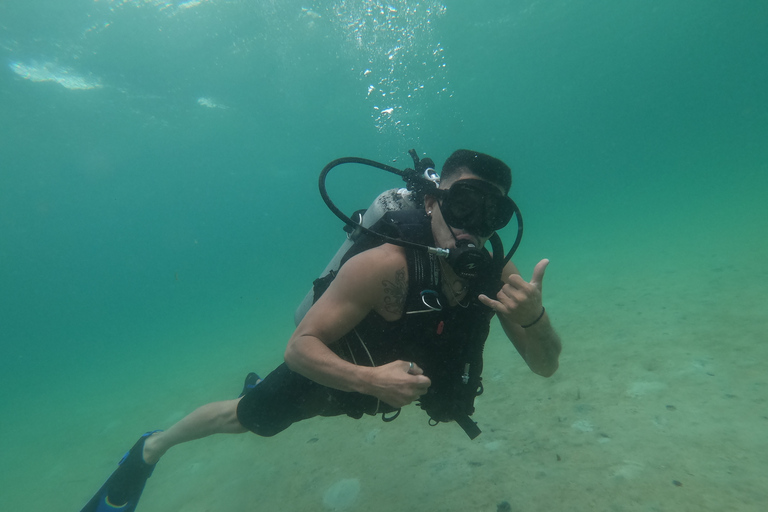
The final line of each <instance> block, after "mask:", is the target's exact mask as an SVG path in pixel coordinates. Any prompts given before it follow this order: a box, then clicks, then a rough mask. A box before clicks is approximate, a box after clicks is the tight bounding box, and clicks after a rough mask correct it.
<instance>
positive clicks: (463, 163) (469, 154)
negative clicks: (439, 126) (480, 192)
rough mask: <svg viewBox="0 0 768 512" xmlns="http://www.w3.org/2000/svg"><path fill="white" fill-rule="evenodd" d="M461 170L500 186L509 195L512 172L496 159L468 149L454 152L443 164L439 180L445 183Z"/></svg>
mask: <svg viewBox="0 0 768 512" xmlns="http://www.w3.org/2000/svg"><path fill="white" fill-rule="evenodd" d="M462 168H466V169H468V170H469V171H470V172H471V173H472V174H474V175H476V176H478V177H480V178H483V179H484V180H486V181H490V182H491V183H493V184H494V185H498V186H500V187H501V188H503V189H504V192H505V193H507V194H508V193H509V189H510V187H511V186H512V170H511V169H510V168H509V166H508V165H507V164H505V163H504V162H502V161H501V160H499V159H498V158H494V157H492V156H490V155H486V154H485V153H478V152H477V151H470V150H468V149H459V150H456V151H454V152H453V154H451V156H449V157H448V160H446V161H445V163H444V164H443V172H442V173H441V174H440V178H441V179H443V180H446V181H447V180H449V179H451V177H453V176H456V175H458V174H460V173H461V169H462Z"/></svg>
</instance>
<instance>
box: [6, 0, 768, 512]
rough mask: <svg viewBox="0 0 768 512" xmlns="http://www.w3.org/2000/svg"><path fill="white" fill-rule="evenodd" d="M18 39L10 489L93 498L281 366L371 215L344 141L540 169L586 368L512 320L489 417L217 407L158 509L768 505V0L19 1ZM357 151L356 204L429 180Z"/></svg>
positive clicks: (549, 235)
mask: <svg viewBox="0 0 768 512" xmlns="http://www.w3.org/2000/svg"><path fill="white" fill-rule="evenodd" d="M0 61H1V62H2V64H3V65H2V66H0V411H1V412H0V417H1V418H2V419H0V453H2V458H3V461H4V462H3V464H2V465H0V509H2V510H79V509H80V507H82V505H83V504H84V503H85V502H86V501H87V500H88V499H89V498H90V496H91V495H92V494H93V492H95V490H96V489H97V488H98V486H99V485H101V483H102V482H103V480H104V479H105V478H106V477H107V476H108V475H109V474H110V473H111V472H112V470H113V469H114V467H115V463H116V462H117V460H119V458H120V456H121V455H122V453H124V451H125V450H126V449H128V448H129V447H130V446H131V445H132V444H133V442H134V441H135V439H136V438H137V437H138V436H139V435H140V434H141V433H142V432H144V431H146V430H151V429H157V428H167V427H168V426H170V425H171V424H172V423H173V422H175V421H177V420H178V419H180V418H181V417H183V416H184V415H185V414H186V413H188V412H190V411H192V410H193V409H194V408H195V407H197V406H199V405H202V404H204V403H207V402H209V401H213V400H221V399H227V398H234V397H235V396H237V394H238V393H239V391H240V387H241V385H242V379H243V377H244V376H245V375H246V374H247V373H248V372H249V371H258V372H260V373H261V374H262V375H263V374H266V373H268V372H269V371H270V370H271V369H273V368H274V367H275V366H276V365H278V364H279V363H280V362H281V361H282V353H283V350H284V347H285V344H286V342H287V340H288V338H289V336H290V334H291V332H292V329H293V312H294V310H295V309H296V307H297V306H298V304H299V302H300V301H301V300H302V298H303V297H304V294H305V293H306V292H307V290H308V289H309V287H310V286H311V283H312V280H313V279H314V278H315V277H317V275H318V274H319V273H320V271H321V270H322V269H323V268H324V267H325V264H326V262H327V261H328V260H329V259H330V257H331V256H332V255H333V254H334V252H335V251H336V249H337V247H338V246H339V245H340V244H341V242H342V241H343V239H344V233H343V231H342V230H341V227H342V226H341V222H340V221H339V220H338V219H336V218H335V217H334V216H333V215H332V214H331V213H330V212H329V211H328V209H327V208H326V207H325V205H324V204H323V202H322V200H321V199H320V196H319V194H318V191H317V177H318V175H319V172H320V170H321V169H322V168H323V166H324V165H325V164H326V163H328V162H329V161H331V160H333V159H334V158H338V157H341V156H359V157H364V158H370V159H373V160H377V161H380V162H384V163H388V164H390V165H393V166H395V167H398V168H405V167H408V166H411V165H412V162H411V160H410V158H409V157H408V155H407V153H406V152H407V150H408V149H411V148H415V149H416V150H417V151H418V152H419V154H420V155H421V156H429V157H431V158H433V159H434V160H435V162H436V163H437V164H438V166H440V165H442V162H443V161H444V160H445V158H447V156H448V155H449V154H450V153H451V152H452V151H453V150H455V149H458V148H468V149H474V150H477V151H482V152H486V153H489V154H492V155H494V156H496V157H498V158H501V159H502V160H504V161H505V162H506V163H508V164H509V165H510V166H511V167H512V170H513V188H512V192H511V195H512V197H513V198H514V199H515V201H516V202H517V204H518V205H519V206H520V209H521V211H522V214H523V217H524V219H525V235H524V238H523V242H522V245H521V247H520V249H519V250H518V252H517V254H516V255H515V258H514V260H515V262H516V263H517V266H518V267H519V268H520V270H521V272H522V274H523V276H524V277H526V279H530V276H531V272H532V270H533V266H534V265H535V264H536V262H538V261H539V260H540V259H542V258H549V259H550V260H551V264H550V266H549V268H548V269H547V274H546V278H545V280H544V302H545V306H546V307H547V310H548V311H549V312H550V315H551V318H552V321H553V324H554V326H555V328H556V329H557V330H558V332H559V334H560V335H561V337H562V339H563V346H564V348H563V354H562V357H561V365H560V369H559V371H558V373H557V374H556V375H555V376H553V377H552V378H550V379H542V378H540V377H537V376H535V375H533V374H532V373H531V372H530V371H529V370H528V369H527V368H526V367H525V364H524V363H523V362H522V360H521V359H520V358H519V356H518V355H517V354H516V353H515V351H514V350H513V349H512V347H511V344H509V342H507V341H506V339H505V338H504V337H503V333H501V330H500V329H497V328H496V329H494V331H493V333H492V336H491V338H490V339H489V341H488V345H487V349H486V367H485V373H484V378H485V382H486V385H485V389H486V393H485V394H484V395H483V396H482V397H480V398H479V399H478V401H477V404H476V405H477V412H476V414H475V415H474V416H473V419H475V420H476V421H478V425H479V426H480V428H481V429H482V430H483V435H482V436H480V438H478V439H477V440H475V441H471V442H470V441H469V440H468V439H467V438H466V436H465V435H464V434H463V432H462V431H461V429H459V428H458V427H457V426H456V425H452V424H441V425H439V426H437V427H434V428H430V427H428V426H427V424H426V421H427V417H426V416H425V415H424V414H423V412H422V411H420V410H419V409H418V408H416V407H410V408H407V409H405V410H404V411H403V415H402V417H401V418H400V419H398V420H397V421H396V422H394V423H391V424H386V425H385V424H383V423H382V422H381V421H380V420H379V419H378V418H371V417H366V418H364V419H362V420H360V421H353V420H351V419H348V418H330V419H325V418H323V419H313V420H309V421H307V422H303V423H300V424H297V425H295V426H293V427H291V428H290V429H289V430H288V431H286V432H285V433H283V434H281V435H280V436H277V437H276V438H274V439H268V440H265V439H261V438H256V437H255V436H253V435H250V434H246V435H243V436H218V437H214V438H209V439H205V440H202V441H199V442H196V443H193V444H190V445H187V446H182V447H180V448H178V449H175V450H173V451H172V452H169V454H168V455H167V456H166V457H165V458H164V459H163V462H162V463H161V464H159V465H158V468H157V470H156V471H155V474H154V476H153V477H152V478H151V479H150V481H149V483H148V485H147V489H146V491H145V493H144V497H143V498H142V502H141V504H140V505H139V507H138V509H139V510H140V511H143V512H151V511H161V510H174V511H189V512H192V511H195V512H197V511H218V510H226V511H251V510H302V511H304V510H306V511H313V510H365V511H380V510H381V511H383V510H420V511H423V510H441V511H442V510H445V511H454V510H455V511H459V510H461V511H466V510H477V511H496V510H521V511H522V510H525V511H534V510H542V511H544V510H547V511H548V510H573V511H586V510H615V511H646V510H655V511H658V510H669V511H681V510H691V511H694V510H695V511H705V510H713V511H714V510H749V511H752V510H754V511H757V510H763V507H764V506H765V503H766V501H767V500H768V482H766V480H765V474H766V470H768V463H767V462H766V461H765V457H764V454H765V453H766V452H768V437H766V435H765V432H766V430H767V429H768V376H767V375H766V372H765V368H764V361H765V360H766V359H767V358H768V343H766V342H768V335H766V332H767V331H768V329H767V328H768V315H766V312H765V311H766V306H768V270H767V269H766V265H765V261H766V258H767V257H768V243H767V242H766V233H768V215H767V214H766V208H765V203H766V200H765V198H766V197H768V2H765V0H742V1H738V2H731V1H725V0H722V1H717V0H675V1H655V0H624V1H609V0H583V1H573V0H551V1H542V0H525V1H516V0H504V1H501V0H485V1H473V2H469V1H463V2H462V1H457V0H443V1H437V0H433V1H429V0H428V1H412V0H409V1H391V2H380V1H371V0H350V1H344V0H337V1H331V0H329V1H319V0H316V1H311V0H307V1H297V0H282V1H271V0H270V1H267V0H231V1H226V0H188V1H161V0H121V1H114V0H26V1H23V2H22V1H12V0H4V1H3V2H2V3H0ZM346 167H349V168H346ZM333 174H334V175H333V176H332V177H331V179H330V187H331V188H330V191H331V194H332V197H333V198H334V200H337V201H338V203H339V205H340V206H341V207H342V208H343V209H344V210H345V211H347V212H351V211H354V210H355V209H358V208H365V207H366V206H367V205H368V204H369V203H370V202H371V200H372V199H373V198H374V197H375V196H376V195H377V194H378V192H380V191H381V190H384V189H386V188H391V187H399V186H400V185H401V183H402V182H401V181H399V179H398V178H397V177H395V176H391V175H386V173H383V172H380V171H375V170H371V169H367V168H362V167H356V166H345V167H343V168H339V170H338V171H334V173H333ZM503 235H504V241H505V244H506V245H507V247H509V244H511V242H512V240H513V239H514V233H513V230H511V228H508V230H506V231H505V232H504V233H503ZM505 502H506V504H505ZM507 504H508V505H507ZM506 507H511V508H506Z"/></svg>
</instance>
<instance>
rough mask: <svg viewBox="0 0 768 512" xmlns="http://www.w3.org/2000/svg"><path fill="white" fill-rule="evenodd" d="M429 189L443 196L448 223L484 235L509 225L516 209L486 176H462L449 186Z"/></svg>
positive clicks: (443, 206)
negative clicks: (474, 177) (445, 188)
mask: <svg viewBox="0 0 768 512" xmlns="http://www.w3.org/2000/svg"><path fill="white" fill-rule="evenodd" d="M429 193H430V194H432V195H435V196H436V197H437V198H438V199H440V200H442V202H441V203H440V211H441V212H442V214H443V219H445V222H446V224H448V225H449V226H452V227H454V228H456V229H461V230H464V231H466V232H468V233H471V234H473V235H477V236H480V237H483V238H485V237H488V236H491V235H492V234H493V232H494V231H497V230H499V229H501V228H503V227H504V226H506V225H507V223H509V221H510V219H512V215H514V213H515V203H514V202H512V199H510V198H509V197H507V196H505V195H504V194H502V193H501V191H500V190H499V189H498V187H496V185H493V184H492V183H489V182H487V181H484V180H477V179H466V180H458V181H457V182H455V183H454V184H453V185H451V187H450V188H449V189H448V190H442V189H436V190H433V191H431V192H429Z"/></svg>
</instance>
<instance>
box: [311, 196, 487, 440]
mask: <svg viewBox="0 0 768 512" xmlns="http://www.w3.org/2000/svg"><path fill="white" fill-rule="evenodd" d="M371 229H372V230H373V231H376V232H379V233H382V234H385V235H387V236H390V237H393V238H399V239H402V240H407V241H411V242H415V243H418V244H422V245H427V246H433V245H434V240H433V237H432V229H431V225H430V220H429V218H428V217H427V216H426V215H425V213H424V212H423V211H421V210H399V211H390V212H387V213H385V214H384V215H383V216H382V218H381V219H380V220H379V221H378V222H377V223H376V224H374V225H373V226H372V227H371ZM382 243H383V242H382V241H381V239H379V238H378V237H373V236H369V235H365V234H363V235H361V236H360V237H359V238H358V239H357V240H356V241H355V244H354V245H353V246H352V247H351V248H350V250H349V251H348V252H347V254H346V255H345V256H344V257H343V258H342V260H341V264H342V265H343V264H344V262H346V261H347V260H348V259H349V258H351V257H352V256H354V255H356V254H359V253H361V252H363V251H365V250H367V249H370V248H372V247H376V246H378V245H381V244H382ZM437 258H438V257H437V256H435V255H431V254H428V253H427V251H426V250H419V249H415V248H409V247H407V248H406V261H407V265H408V292H407V297H406V303H405V312H404V314H403V316H402V317H401V318H400V319H399V320H396V321H394V322H388V321H386V320H384V319H383V318H381V317H380V316H379V315H378V314H377V313H374V312H371V313H369V314H368V316H367V317H366V318H365V319H364V320H363V321H362V322H360V324H358V325H357V326H356V327H355V329H353V331H352V332H350V333H348V334H346V335H345V336H344V337H342V339H341V340H339V342H337V343H336V344H334V345H333V346H332V347H331V348H333V349H334V350H335V351H336V352H337V354H339V355H340V356H341V357H342V358H344V359H345V360H348V361H351V362H354V363H355V364H360V365H364V366H380V365H383V364H387V363H389V362H392V361H396V360H398V359H402V360H407V361H413V362H414V363H416V364H417V365H418V366H419V367H421V368H422V369H423V370H424V375H426V376H427V377H429V379H430V380H431V385H430V387H429V390H428V391H427V393H426V394H425V395H422V396H421V398H420V399H419V406H420V407H421V408H422V409H424V410H425V411H426V412H427V414H428V415H429V417H430V424H433V425H435V424H437V423H439V422H447V421H456V422H457V423H458V424H459V425H460V426H461V427H462V428H463V429H464V431H465V432H466V433H467V435H468V436H469V437H470V438H471V439H474V438H475V437H477V436H478V435H479V434H480V429H479V428H478V427H477V425H476V424H475V422H474V421H472V420H471V419H470V418H469V417H470V416H471V415H472V414H473V413H474V411H475V408H474V401H475V397H477V396H478V395H479V394H481V393H482V378H481V374H482V371H483V347H484V345H485V340H486V338H487V337H488V332H489V330H490V320H491V318H492V317H493V311H492V310H491V309H489V308H488V307H486V306H484V305H483V304H481V303H480V302H479V301H478V300H477V299H476V295H475V296H473V297H469V294H468V298H466V299H465V301H466V302H465V303H462V304H460V305H457V306H453V307H449V306H448V303H449V302H448V298H447V297H446V296H445V295H444V294H443V292H442V280H441V276H442V273H441V272H440V262H439V261H438V259H437ZM335 275H336V274H335V272H331V273H330V274H328V275H326V276H324V277H321V278H319V279H317V280H316V281H315V283H314V300H315V301H317V299H318V298H319V297H320V295H322V293H323V292H325V290H326V289H327V288H328V286H330V283H331V281H332V280H333V278H334V277H335ZM382 405H385V404H382ZM394 410H395V409H394V408H392V407H389V408H386V407H385V408H384V411H383V412H385V413H387V412H392V411H394ZM379 412H381V411H379ZM396 416H397V415H395V416H394V417H396ZM394 417H389V418H387V417H386V416H384V419H385V420H391V419H394Z"/></svg>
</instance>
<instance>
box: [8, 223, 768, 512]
mask: <svg viewBox="0 0 768 512" xmlns="http://www.w3.org/2000/svg"><path fill="white" fill-rule="evenodd" d="M744 240H747V239H746V238H745V239H744ZM749 240H752V242H750V243H751V244H752V245H749V244H746V245H744V244H741V245H740V244H738V243H736V242H739V240H734V241H733V242H734V243H732V244H723V245H722V247H724V248H722V249H719V250H718V252H712V251H709V252H706V251H703V250H701V251H700V250H699V248H696V247H692V248H691V250H690V253H687V252H685V251H678V252H676V253H671V254H670V253H664V252H663V251H659V252H658V253H657V254H656V258H657V259H656V260H653V261H651V260H648V259H647V257H645V256H643V257H641V256H636V257H635V256H629V255H625V256H623V257H622V255H620V254H619V255H617V254H610V257H609V256H607V255H606V256H600V251H601V249H600V247H595V249H594V252H590V251H588V250H582V252H581V253H574V255H573V256H574V257H571V258H564V257H561V258H560V259H558V257H557V256H558V254H557V253H558V250H559V249H558V248H557V247H555V248H553V252H554V254H553V255H552V256H551V258H552V260H553V264H552V265H551V267H550V270H549V271H548V273H547V278H546V282H545V297H546V305H547V308H548V310H549V311H550V313H551V316H552V318H553V320H554V322H555V325H556V327H557V329H558V331H559V332H560V333H561V335H562V337H563V341H564V347H565V350H564V352H563V355H562V358H561V367H560V370H559V371H558V373H557V374H556V375H555V376H553V377H552V378H550V379H544V378H541V377H538V376H536V375H534V374H532V373H531V372H530V371H529V370H528V369H527V368H526V367H525V365H524V364H523V362H522V361H521V359H520V358H519V356H518V355H517V354H516V352H515V351H514V349H513V347H512V346H511V344H510V343H509V342H507V341H506V339H504V338H503V335H502V334H501V331H500V329H495V330H494V331H493V333H492V335H491V338H490V339H489V341H488V345H487V350H486V370H485V373H484V379H485V389H486V392H485V394H484V395H483V396H482V397H480V398H479V399H478V400H477V403H476V406H477V412H476V414H475V416H474V419H475V420H476V421H477V422H478V424H479V426H480V428H481V429H482V430H483V434H482V435H481V436H480V437H479V438H477V439H476V440H475V441H470V440H469V439H468V438H467V437H466V436H465V434H464V433H463V432H462V430H461V429H460V428H459V427H458V426H456V425H455V424H441V425H438V426H436V427H430V426H428V425H427V418H426V416H425V415H424V413H423V412H422V411H421V410H420V409H418V408H416V407H413V406H412V407H408V408H406V409H404V410H403V413H402V414H401V416H400V418H398V419H397V420H396V421H395V422H393V423H383V422H382V421H381V420H380V419H379V418H374V417H366V418H363V419H362V420H359V421H355V420H350V419H348V418H329V419H322V418H317V419H313V420H309V421H306V422H303V423H300V424H297V425H294V426H293V427H291V428H290V429H288V430H287V431H285V432H284V433H282V434H281V435H279V436H277V437H275V438H271V439H262V438H258V437H256V436H254V435H251V434H246V435H231V436H216V437H213V438H207V439H204V440H200V441H197V442H195V443H192V444H189V445H187V446H183V447H179V448H177V449H176V450H174V451H171V452H169V453H168V454H167V455H166V457H165V458H164V459H163V460H162V461H161V463H160V464H158V467H157V469H156V471H155V474H154V475H153V477H152V478H151V479H150V481H149V483H148V485H147V488H146V490H145V493H144V496H143V498H142V502H141V504H140V505H139V512H154V511H176V512H206V511H227V512H240V511H242V512H245V511H264V510H267V511H276V510H293V511H324V510H350V511H371V512H377V511H391V510H404V511H425V510H429V511H432V510H434V511H456V512H466V511H487V512H494V511H497V510H511V511H547V512H549V511H552V510H558V511H578V512H584V511H617V512H619V511H670V512H672V511H674V512H680V511H696V512H702V511H722V510H729V511H739V510H744V511H761V510H765V504H766V503H768V484H766V478H765V475H766V473H767V472H768V461H766V457H765V454H766V453H768V436H766V434H765V433H766V432H767V431H768V407H767V405H766V401H767V399H768V374H766V371H765V361H766V360H768V339H767V338H768V335H766V332H768V325H767V324H768V315H766V313H765V307H766V305H768V301H767V300H766V283H768V270H766V266H765V264H764V261H765V259H766V256H768V250H766V247H765V245H764V242H762V239H758V238H757V237H753V238H749ZM704 245H706V246H707V247H709V248H711V247H712V246H711V245H708V244H704ZM563 250H565V249H563ZM694 254H698V255H702V256H701V257H698V258H694V257H693V255H694ZM275 323H276V324H279V325H278V326H277V327H275V330H274V331H273V332H269V333H265V332H263V331H262V332H261V333H260V336H261V337H264V336H270V337H272V338H274V339H275V340H276V341H275V342H274V344H273V346H272V347H271V348H269V349H266V348H265V349H256V350H254V349H253V348H252V345H253V344H252V342H251V340H253V337H254V333H253V332H252V331H248V330H247V329H243V331H242V332H238V331H237V329H233V330H230V331H229V332H222V335H221V336H220V337H219V338H218V339H216V340H210V339H206V340H202V339H201V340H195V339H194V338H186V339H184V340H182V339H173V335H172V334H167V333H166V335H164V336H163V337H162V338H161V339H160V338H159V339H158V340H156V341H157V346H158V352H157V354H153V357H147V354H146V353H145V352H144V351H141V352H139V351H137V352H136V353H130V354H129V355H128V356H127V357H125V358H123V360H122V361H121V362H120V364H119V365H111V366H110V365H107V366H105V368H90V369H89V370H88V372H87V373H86V374H84V375H82V376H81V377H80V378H75V377H72V379H70V381H68V382H60V381H57V380H54V381H53V382H50V381H48V382H46V378H47V376H41V375H34V374H32V375H30V376H29V382H37V383H39V382H41V381H42V382H45V386H44V387H42V388H40V389H36V388H34V387H32V388H30V387H28V386H26V385H25V383H23V382H19V383H17V388H16V389H10V390H6V391H8V395H6V399H7V400H8V402H9V403H8V404H7V405H8V407H7V408H6V409H5V410H4V412H3V419H2V424H3V426H2V433H3V436H2V438H0V443H2V446H0V448H1V450H0V452H1V453H2V454H3V464H2V465H1V466H0V475H1V477H2V493H0V505H1V506H0V509H2V510H79V509H80V507H81V506H82V505H83V504H84V503H85V502H86V501H87V500H88V499H89V498H90V496H91V495H92V494H93V492H94V491H95V490H96V489H97V488H98V487H99V485H101V483H102V482H103V480H104V479H105V478H106V477H107V476H108V475H109V474H110V473H111V472H112V470H113V469H114V467H115V463H116V462H117V460H118V459H119V458H120V456H121V455H122V453H123V452H124V451H125V450H126V449H127V448H128V447H130V446H131V445H132V444H133V442H134V441H135V439H136V438H137V437H138V436H139V435H140V434H141V433H142V432H143V431H146V430H151V429H157V428H167V427H168V426H169V425H171V424H172V423H173V422H174V421H176V420H178V419H179V418H181V417H182V416H183V415H184V414H185V413H187V412H189V411H191V410H193V409H194V408H195V407H196V406H198V405H201V404H203V403H206V402H209V401H213V400H218V399H224V398H230V397H234V396H236V395H237V392H239V388H240V386H241V385H242V378H243V377H244V376H245V374H246V373H247V372H248V371H250V370H257V371H259V372H266V371H268V370H269V369H271V368H273V367H274V366H276V365H277V364H279V362H280V360H281V356H282V354H281V347H282V346H283V344H284V340H285V339H287V336H288V335H289V334H290V329H291V325H290V319H289V318H287V317H286V318H285V319H284V320H283V321H282V322H275ZM190 340H191V341H190ZM182 343H185V344H186V345H187V346H188V350H186V351H185V352H184V354H183V356H182V355H179V354H174V353H172V352H171V351H163V348H162V347H164V346H166V345H171V346H178V345H179V344H182ZM259 350H261V352H260V351H259ZM243 354H247V357H244V356H243ZM8 411H15V414H8ZM505 502H506V504H505ZM507 504H508V505H507Z"/></svg>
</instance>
